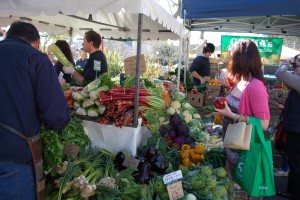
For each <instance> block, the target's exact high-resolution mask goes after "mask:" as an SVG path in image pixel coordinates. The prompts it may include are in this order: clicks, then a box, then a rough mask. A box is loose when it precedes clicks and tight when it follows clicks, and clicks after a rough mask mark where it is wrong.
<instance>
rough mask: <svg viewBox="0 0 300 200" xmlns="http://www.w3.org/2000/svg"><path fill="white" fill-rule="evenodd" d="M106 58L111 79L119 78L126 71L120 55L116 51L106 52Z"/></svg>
mask: <svg viewBox="0 0 300 200" xmlns="http://www.w3.org/2000/svg"><path fill="white" fill-rule="evenodd" d="M105 56H106V59H107V65H108V73H109V74H110V75H111V77H115V76H118V75H119V74H121V73H122V72H123V71H124V70H123V67H124V63H123V59H122V58H121V55H120V53H118V52H116V51H114V50H111V51H105Z"/></svg>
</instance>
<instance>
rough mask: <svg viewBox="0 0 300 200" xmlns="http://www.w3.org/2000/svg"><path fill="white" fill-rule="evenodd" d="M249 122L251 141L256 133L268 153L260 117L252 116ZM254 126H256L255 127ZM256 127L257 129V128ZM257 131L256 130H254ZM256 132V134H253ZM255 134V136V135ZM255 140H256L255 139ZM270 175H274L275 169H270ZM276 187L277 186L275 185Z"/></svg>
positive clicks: (269, 160)
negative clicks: (250, 125)
mask: <svg viewBox="0 0 300 200" xmlns="http://www.w3.org/2000/svg"><path fill="white" fill-rule="evenodd" d="M249 123H250V124H252V136H251V142H252V138H255V137H256V135H258V137H259V139H260V141H261V144H262V145H263V149H264V150H265V151H266V153H267V150H266V149H267V144H266V139H265V136H264V134H263V129H262V125H261V121H260V119H258V118H255V117H250V118H249ZM253 126H254V127H253ZM255 129H256V130H255ZM253 131H255V132H253ZM253 133H256V134H253ZM254 135H255V137H253V136H254ZM253 142H254V141H253ZM267 158H268V162H269V163H270V164H271V165H273V161H272V160H271V158H270V156H267ZM270 176H271V177H272V176H273V171H270ZM273 184H274V183H273ZM274 187H275V186H274Z"/></svg>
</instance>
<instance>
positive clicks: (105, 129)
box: [82, 119, 151, 156]
mask: <svg viewBox="0 0 300 200" xmlns="http://www.w3.org/2000/svg"><path fill="white" fill-rule="evenodd" d="M141 122H142V120H141V119H139V124H138V127H137V128H133V127H128V126H126V127H122V128H120V127H116V126H115V125H105V124H99V123H98V122H94V121H89V120H83V121H82V123H83V125H84V126H85V131H86V134H87V135H88V136H89V137H90V138H91V141H92V146H94V147H100V148H104V149H107V150H108V151H110V152H112V153H114V154H116V153H118V152H119V151H126V152H129V153H130V154H131V155H132V156H136V153H137V148H138V147H140V146H141V144H142V143H143V141H145V140H146V139H147V138H149V137H150V136H151V132H150V130H149V129H148V128H146V127H144V126H141Z"/></svg>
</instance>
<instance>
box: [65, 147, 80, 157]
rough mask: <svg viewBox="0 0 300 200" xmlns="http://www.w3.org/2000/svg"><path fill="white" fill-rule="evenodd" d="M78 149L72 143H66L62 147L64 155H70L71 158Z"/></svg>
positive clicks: (75, 154)
mask: <svg viewBox="0 0 300 200" xmlns="http://www.w3.org/2000/svg"><path fill="white" fill-rule="evenodd" d="M78 151H79V147H77V146H75V145H73V144H66V146H65V149H64V154H65V155H70V156H72V158H76V156H77V154H78Z"/></svg>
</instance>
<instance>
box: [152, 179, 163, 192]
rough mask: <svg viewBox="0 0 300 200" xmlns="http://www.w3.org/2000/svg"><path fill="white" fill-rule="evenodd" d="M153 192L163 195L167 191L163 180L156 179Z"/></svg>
mask: <svg viewBox="0 0 300 200" xmlns="http://www.w3.org/2000/svg"><path fill="white" fill-rule="evenodd" d="M153 190H154V192H155V193H156V194H162V193H164V192H165V191H166V188H165V184H164V182H163V181H162V180H158V179H156V180H155V181H154V183H153Z"/></svg>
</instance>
